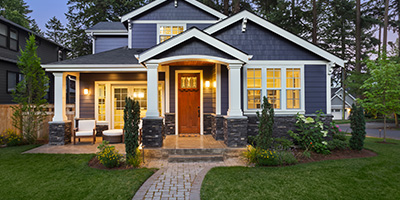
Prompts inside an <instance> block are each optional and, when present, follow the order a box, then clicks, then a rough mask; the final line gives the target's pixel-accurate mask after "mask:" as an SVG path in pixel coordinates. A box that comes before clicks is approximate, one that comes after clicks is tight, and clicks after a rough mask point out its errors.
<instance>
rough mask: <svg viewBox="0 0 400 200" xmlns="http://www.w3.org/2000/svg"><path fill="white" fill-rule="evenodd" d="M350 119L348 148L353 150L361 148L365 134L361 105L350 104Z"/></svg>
mask: <svg viewBox="0 0 400 200" xmlns="http://www.w3.org/2000/svg"><path fill="white" fill-rule="evenodd" d="M350 121H351V123H350V128H351V138H350V148H351V149H354V150H361V149H363V146H364V140H365V135H366V132H365V117H364V109H363V108H362V107H361V106H357V105H356V104H353V105H352V108H351V111H350Z"/></svg>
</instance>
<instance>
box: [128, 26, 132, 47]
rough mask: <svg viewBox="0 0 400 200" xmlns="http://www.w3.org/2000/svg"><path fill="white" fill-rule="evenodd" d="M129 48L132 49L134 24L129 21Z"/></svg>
mask: <svg viewBox="0 0 400 200" xmlns="http://www.w3.org/2000/svg"><path fill="white" fill-rule="evenodd" d="M128 48H129V49H131V48H132V22H131V20H130V19H128Z"/></svg>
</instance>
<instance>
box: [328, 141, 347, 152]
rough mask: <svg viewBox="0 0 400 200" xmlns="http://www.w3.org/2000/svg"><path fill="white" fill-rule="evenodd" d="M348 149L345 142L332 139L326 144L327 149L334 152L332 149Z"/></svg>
mask: <svg viewBox="0 0 400 200" xmlns="http://www.w3.org/2000/svg"><path fill="white" fill-rule="evenodd" d="M347 147H348V144H347V141H346V140H345V141H343V140H340V139H335V138H334V139H332V140H331V141H329V142H328V149H329V150H334V149H339V150H343V149H346V148H347Z"/></svg>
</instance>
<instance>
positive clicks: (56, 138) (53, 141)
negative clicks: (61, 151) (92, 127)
mask: <svg viewBox="0 0 400 200" xmlns="http://www.w3.org/2000/svg"><path fill="white" fill-rule="evenodd" d="M71 130H72V121H65V122H49V144H50V145H65V144H68V143H70V142H71V136H72V132H71Z"/></svg>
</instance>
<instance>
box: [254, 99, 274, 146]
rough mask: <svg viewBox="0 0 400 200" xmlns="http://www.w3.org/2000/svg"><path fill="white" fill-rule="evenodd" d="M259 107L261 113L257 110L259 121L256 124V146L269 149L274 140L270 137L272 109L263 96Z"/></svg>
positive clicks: (272, 124) (272, 122)
mask: <svg viewBox="0 0 400 200" xmlns="http://www.w3.org/2000/svg"><path fill="white" fill-rule="evenodd" d="M261 109H262V110H261V114H260V113H259V112H258V111H257V117H258V119H259V121H260V122H259V124H258V135H257V136H256V144H257V147H260V148H261V149H269V148H270V147H271V146H272V143H273V142H274V141H273V137H272V130H273V127H274V109H273V108H272V105H271V104H270V103H269V102H268V99H267V97H265V96H264V97H263V104H262V105H261Z"/></svg>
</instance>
